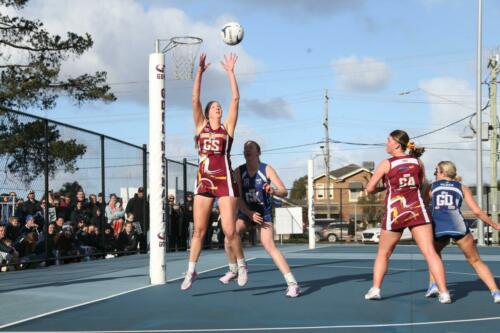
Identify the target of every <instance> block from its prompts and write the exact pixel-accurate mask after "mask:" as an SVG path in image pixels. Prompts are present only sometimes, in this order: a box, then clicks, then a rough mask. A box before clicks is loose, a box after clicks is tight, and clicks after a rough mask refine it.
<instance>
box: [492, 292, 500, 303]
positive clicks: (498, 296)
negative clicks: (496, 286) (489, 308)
mask: <svg viewBox="0 0 500 333" xmlns="http://www.w3.org/2000/svg"><path fill="white" fill-rule="evenodd" d="M491 296H493V302H494V303H497V304H498V303H500V290H497V291H494V292H492V293H491Z"/></svg>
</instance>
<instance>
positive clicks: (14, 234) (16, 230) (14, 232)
mask: <svg viewBox="0 0 500 333" xmlns="http://www.w3.org/2000/svg"><path fill="white" fill-rule="evenodd" d="M21 235H22V228H21V225H20V224H19V220H18V219H17V217H15V216H11V217H9V224H7V231H6V238H7V239H10V240H11V241H13V242H15V241H16V240H17V239H18V238H19V237H20V236H21Z"/></svg>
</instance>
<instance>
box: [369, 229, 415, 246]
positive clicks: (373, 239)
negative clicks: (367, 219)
mask: <svg viewBox="0 0 500 333" xmlns="http://www.w3.org/2000/svg"><path fill="white" fill-rule="evenodd" d="M380 231H381V229H380V227H378V228H369V229H366V230H365V231H363V233H362V236H363V237H362V241H363V243H375V244H378V242H379V241H380ZM412 238H413V237H412V235H411V231H410V229H408V228H405V229H404V231H403V235H402V236H401V239H400V240H401V241H410V240H412Z"/></svg>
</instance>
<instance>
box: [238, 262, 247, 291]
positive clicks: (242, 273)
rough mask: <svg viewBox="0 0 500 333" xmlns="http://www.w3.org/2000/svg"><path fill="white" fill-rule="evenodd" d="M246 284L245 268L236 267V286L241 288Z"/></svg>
mask: <svg viewBox="0 0 500 333" xmlns="http://www.w3.org/2000/svg"><path fill="white" fill-rule="evenodd" d="M247 282H248V269H247V266H246V265H245V266H238V286H240V287H243V286H244V285H246V284H247Z"/></svg>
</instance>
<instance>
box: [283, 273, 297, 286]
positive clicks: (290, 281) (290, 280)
mask: <svg viewBox="0 0 500 333" xmlns="http://www.w3.org/2000/svg"><path fill="white" fill-rule="evenodd" d="M283 276H284V277H285V281H286V283H287V284H288V285H290V284H297V280H295V277H294V276H293V274H292V272H288V273H286V274H285V275H283Z"/></svg>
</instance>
